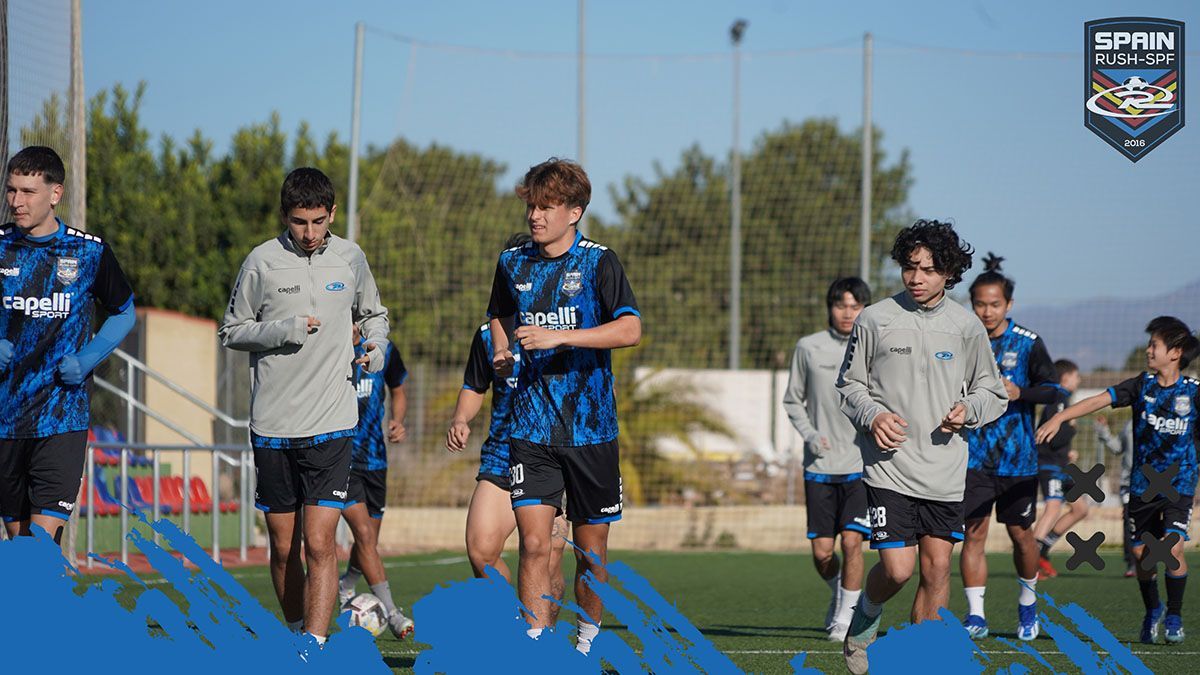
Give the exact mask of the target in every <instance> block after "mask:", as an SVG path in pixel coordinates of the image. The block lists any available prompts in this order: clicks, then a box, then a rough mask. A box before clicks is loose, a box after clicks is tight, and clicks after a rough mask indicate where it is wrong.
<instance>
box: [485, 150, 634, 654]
mask: <svg viewBox="0 0 1200 675" xmlns="http://www.w3.org/2000/svg"><path fill="white" fill-rule="evenodd" d="M517 195H518V196H519V197H520V198H521V199H523V200H524V201H525V203H526V209H525V215H526V220H527V221H528V223H529V232H530V235H531V236H532V238H533V242H532V243H531V244H527V245H525V246H521V247H519V248H515V249H509V250H507V251H505V252H503V253H501V254H500V261H499V263H498V264H497V265H496V278H495V281H494V282H493V285H492V299H491V303H490V306H489V308H488V316H490V317H492V321H491V334H492V345H493V352H494V356H493V361H492V362H493V365H494V366H495V368H496V370H497V372H498V373H500V375H502V376H507V375H508V374H509V373H510V372H511V368H512V365H513V363H514V357H513V352H512V349H511V347H510V345H514V344H519V345H520V348H521V371H520V374H519V375H518V380H517V390H516V391H515V392H513V394H512V399H513V401H512V406H513V410H512V416H511V419H510V425H511V427H510V431H509V454H510V457H509V464H510V466H511V479H512V480H511V486H512V493H511V495H510V496H511V499H512V505H513V508H514V509H515V511H516V518H517V531H518V533H519V535H520V539H521V557H520V568H519V570H518V574H517V589H518V593H519V595H520V597H521V602H522V603H523V604H524V606H525V608H526V610H527V611H528V613H529V616H528V621H529V624H530V629H529V634H530V636H531V637H534V638H537V637H538V636H540V635H541V632H542V630H543V629H544V628H545V627H546V626H547V625H549V624H548V619H549V607H548V604H549V603H548V601H547V600H545V599H544V596H546V595H548V594H549V593H550V590H551V586H550V580H549V578H548V575H549V558H550V548H551V538H552V534H551V533H552V532H553V528H554V518H555V516H556V515H557V513H558V511H559V509H560V508H561V506H560V505H561V500H562V495H563V492H564V491H565V492H566V495H567V519H568V520H570V521H571V524H572V530H573V533H574V535H575V545H576V546H577V547H578V549H577V551H576V553H575V561H576V567H575V597H576V599H577V600H578V602H579V606H580V607H581V608H582V609H583V611H584V614H583V615H581V616H580V617H579V619H578V629H579V632H578V641H577V644H576V647H577V649H579V651H581V652H584V653H586V652H587V651H588V650H589V649H590V648H591V641H592V639H593V638H594V637H595V636H596V634H597V633H598V632H599V630H600V615H601V612H602V610H603V603H602V602H601V600H600V597H599V596H598V595H596V593H595V592H593V591H592V590H591V588H590V587H588V585H587V584H586V583H585V582H584V574H585V573H587V572H591V573H592V574H594V575H595V577H596V578H597V579H599V580H600V581H605V580H607V578H608V574H607V572H606V571H605V569H604V567H603V565H604V563H605V561H606V560H607V556H608V528H609V524H610V523H611V522H613V521H615V520H618V519H620V517H621V508H622V500H621V470H620V457H619V453H618V449H617V415H616V401H615V399H614V396H613V374H612V365H611V357H610V353H609V350H611V349H617V348H620V347H632V346H634V345H636V344H637V343H638V342H639V341H640V340H641V335H642V320H641V315H640V313H639V312H638V309H637V301H636V300H635V299H634V295H633V290H632V289H631V288H630V287H629V281H628V280H627V279H626V278H625V271H624V269H622V267H621V263H620V261H619V260H618V259H617V255H616V254H615V253H613V252H612V251H611V250H609V249H608V248H606V247H604V246H601V245H600V244H597V243H596V242H594V241H591V240H590V239H586V238H584V237H583V236H582V235H581V234H580V233H579V232H578V231H577V229H576V224H577V223H578V222H579V219H580V218H581V217H582V216H583V211H584V209H585V208H587V205H588V201H589V200H590V198H591V183H590V182H589V181H588V178H587V174H586V173H584V171H583V169H582V168H581V167H580V166H579V165H578V164H576V163H574V162H570V161H566V160H560V159H553V158H552V159H550V160H547V161H545V162H543V163H541V164H538V165H537V166H534V167H532V168H530V169H529V171H528V172H527V173H526V174H525V177H524V178H523V179H522V181H521V183H520V185H519V186H518V187H517ZM514 325H515V331H514Z"/></svg>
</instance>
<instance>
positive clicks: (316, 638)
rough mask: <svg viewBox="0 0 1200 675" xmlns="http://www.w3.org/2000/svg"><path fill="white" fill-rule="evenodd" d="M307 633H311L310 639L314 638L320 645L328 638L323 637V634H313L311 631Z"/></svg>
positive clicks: (323, 644)
mask: <svg viewBox="0 0 1200 675" xmlns="http://www.w3.org/2000/svg"><path fill="white" fill-rule="evenodd" d="M309 635H312V639H314V640H316V641H317V644H318V645H320V646H321V647H324V646H325V641H326V640H328V639H329V638H327V637H325V636H324V635H313V634H312V633H309Z"/></svg>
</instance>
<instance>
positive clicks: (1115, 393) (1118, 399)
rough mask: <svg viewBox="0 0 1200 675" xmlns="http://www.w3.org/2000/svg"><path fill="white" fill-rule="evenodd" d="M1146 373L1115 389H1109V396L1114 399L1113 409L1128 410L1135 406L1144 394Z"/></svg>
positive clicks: (1126, 381)
mask: <svg viewBox="0 0 1200 675" xmlns="http://www.w3.org/2000/svg"><path fill="white" fill-rule="evenodd" d="M1144 376H1145V373H1142V374H1141V375H1138V376H1137V377H1131V378H1129V379H1128V380H1125V381H1124V382H1122V383H1121V384H1118V385H1116V386H1115V387H1109V388H1108V395H1109V396H1111V397H1112V407H1114V408H1126V407H1128V406H1131V405H1133V402H1134V401H1136V400H1137V397H1138V396H1141V394H1142V377H1144Z"/></svg>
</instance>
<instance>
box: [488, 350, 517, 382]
mask: <svg viewBox="0 0 1200 675" xmlns="http://www.w3.org/2000/svg"><path fill="white" fill-rule="evenodd" d="M516 363H517V360H516V359H515V358H513V353H512V351H511V350H508V349H504V350H501V351H498V352H496V354H495V355H494V356H493V357H492V369H493V370H495V371H496V374H497V375H499V376H500V377H508V376H510V375H512V372H513V366H514V365H516Z"/></svg>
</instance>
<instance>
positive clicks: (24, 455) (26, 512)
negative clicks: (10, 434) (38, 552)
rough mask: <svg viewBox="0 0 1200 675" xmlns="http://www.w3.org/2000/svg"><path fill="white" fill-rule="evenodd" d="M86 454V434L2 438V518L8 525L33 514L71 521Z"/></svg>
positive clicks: (0, 496) (0, 462) (0, 482)
mask: <svg viewBox="0 0 1200 675" xmlns="http://www.w3.org/2000/svg"><path fill="white" fill-rule="evenodd" d="M86 455H87V432H86V431H69V432H67V433H65V434H55V435H53V436H46V437H44V438H3V439H0V516H3V518H4V521H5V522H12V521H23V520H29V517H30V516H31V515H33V514H38V515H45V516H54V517H56V518H62V519H63V520H68V519H70V517H71V513H72V512H74V511H75V499H76V498H77V497H78V496H79V484H80V482H81V481H82V480H83V466H84V463H85V461H86Z"/></svg>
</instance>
